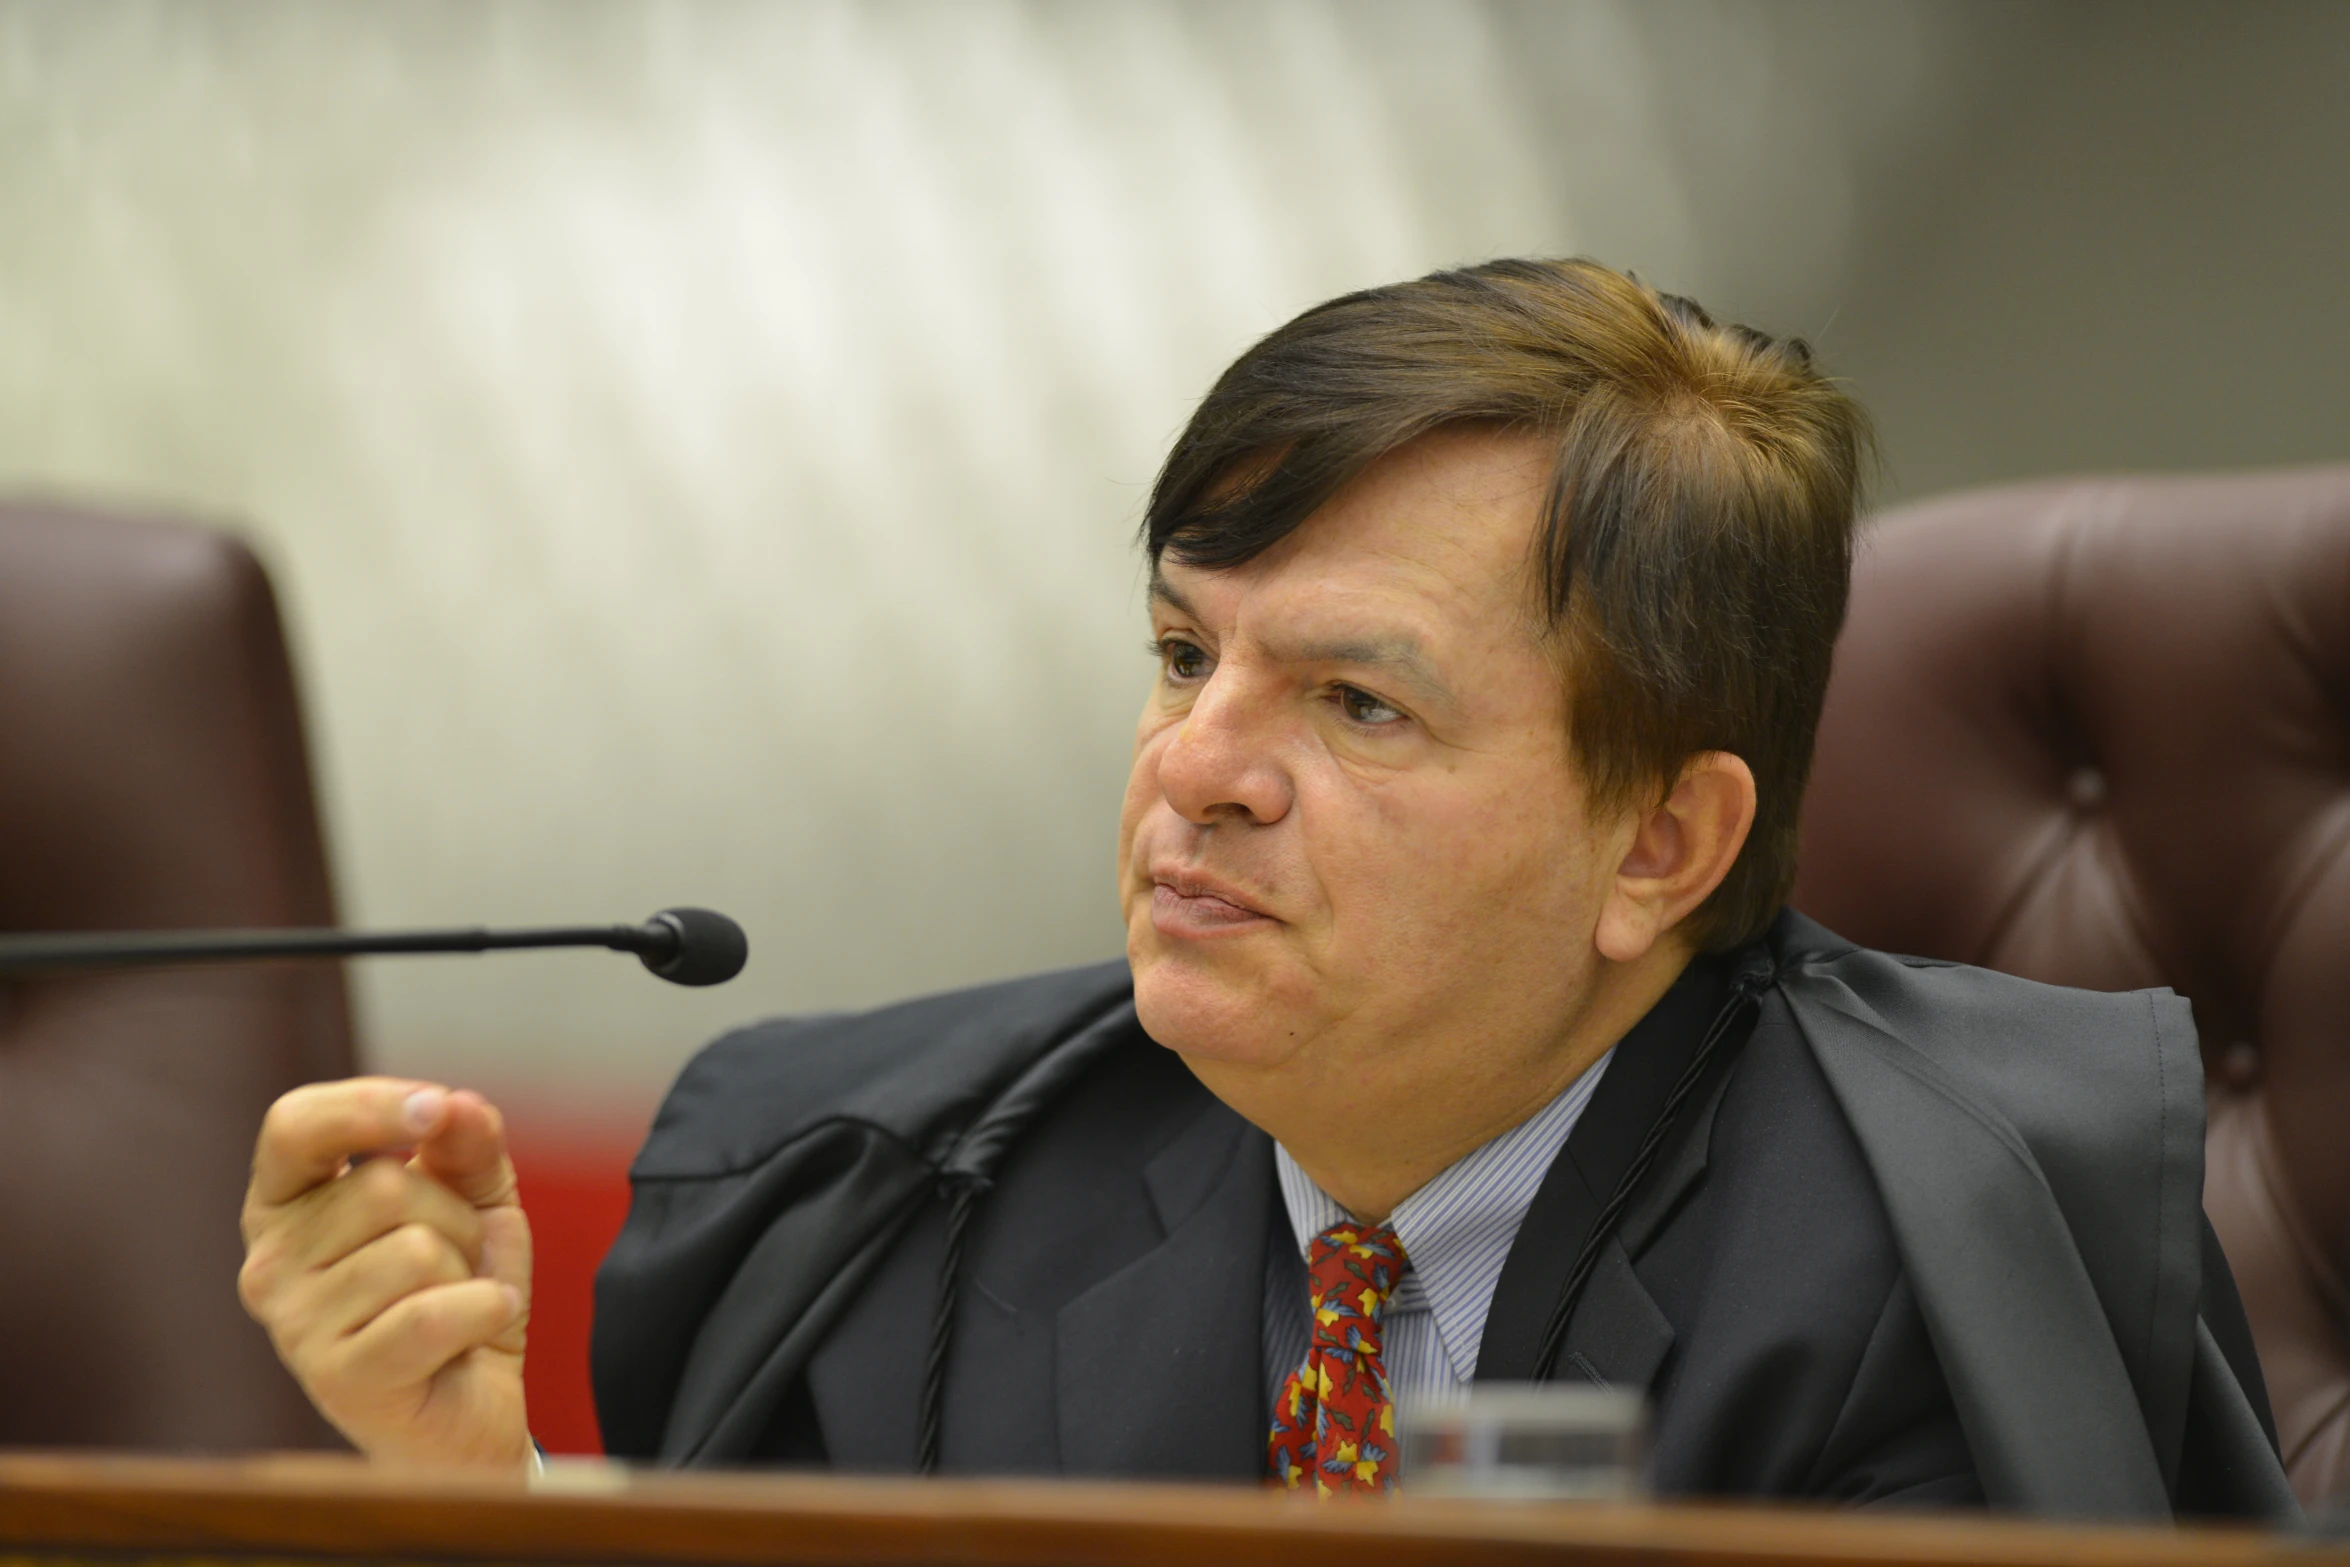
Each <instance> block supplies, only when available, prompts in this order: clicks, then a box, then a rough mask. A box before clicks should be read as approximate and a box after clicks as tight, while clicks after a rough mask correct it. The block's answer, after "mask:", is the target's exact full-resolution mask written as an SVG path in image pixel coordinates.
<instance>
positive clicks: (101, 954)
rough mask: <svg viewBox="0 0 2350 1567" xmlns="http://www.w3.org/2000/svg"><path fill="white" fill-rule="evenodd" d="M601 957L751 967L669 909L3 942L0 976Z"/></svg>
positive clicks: (736, 931)
mask: <svg viewBox="0 0 2350 1567" xmlns="http://www.w3.org/2000/svg"><path fill="white" fill-rule="evenodd" d="M525 947H604V948H607V949H609V950H611V951H613V952H633V953H635V954H636V955H637V956H638V958H640V959H641V960H643V962H644V965H645V967H646V968H648V969H650V970H651V971H652V972H653V973H655V974H658V975H659V976H660V977H661V978H663V979H666V980H668V981H670V982H671V983H673V984H679V985H722V984H724V983H725V982H726V981H728V980H730V979H732V978H734V976H735V975H737V974H739V973H741V972H742V969H743V964H744V963H745V962H746V961H747V960H748V959H749V957H750V943H749V942H748V940H747V939H746V938H745V937H744V935H743V929H742V927H741V926H740V925H737V924H736V923H735V922H734V921H732V920H730V919H728V918H727V917H726V916H725V915H723V914H719V913H716V912H714V911H712V910H709V909H663V910H662V911H661V912H660V913H658V914H656V915H654V916H653V917H652V918H651V919H649V920H646V921H645V922H644V923H643V924H641V925H554V926H542V927H539V928H536V929H529V930H488V929H485V928H483V927H481V926H478V925H476V926H473V927H471V928H469V929H464V930H396V931H381V932H374V933H370V932H366V931H350V930H318V929H312V930H300V929H296V930H159V931H122V932H92V933H86V934H73V935H57V936H0V976H6V975H11V974H33V973H53V972H58V971H62V970H72V969H93V968H143V967H149V966H153V965H161V964H179V963H237V962H246V961H251V960H254V959H259V958H347V957H360V956H364V955H368V954H373V953H401V952H504V951H512V950H515V949H518V948H525Z"/></svg>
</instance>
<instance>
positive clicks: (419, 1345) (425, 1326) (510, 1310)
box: [337, 1279, 522, 1387]
mask: <svg viewBox="0 0 2350 1567" xmlns="http://www.w3.org/2000/svg"><path fill="white" fill-rule="evenodd" d="M521 1311H522V1305H521V1295H520V1293H519V1292H517V1291H516V1290H515V1289H514V1288H513V1287H512V1286H511V1285H506V1284H500V1283H497V1282H495V1281H494V1280H490V1279H468V1280H466V1281H465V1282H463V1283H459V1284H442V1285H439V1286H436V1287H435V1288H432V1289H427V1290H420V1291H418V1292H417V1293H415V1294H413V1295H409V1296H406V1297H404V1298H402V1299H400V1300H397V1301H394V1302H393V1303H392V1304H391V1305H389V1306H387V1307H385V1308H384V1310H383V1311H382V1312H381V1313H379V1314H378V1315H377V1316H376V1319H375V1320H374V1321H373V1322H370V1323H368V1324H367V1326H365V1327H363V1328H361V1329H360V1330H359V1331H358V1332H356V1333H354V1334H352V1335H351V1336H350V1337H349V1338H348V1339H346V1340H344V1342H343V1347H342V1350H341V1353H340V1355H339V1356H338V1357H337V1358H338V1359H340V1361H341V1362H342V1372H343V1374H344V1375H345V1376H346V1377H348V1378H350V1379H351V1380H352V1381H353V1382H355V1383H359V1384H360V1385H364V1386H371V1387H414V1386H418V1385H421V1384H423V1383H425V1382H429V1381H430V1380H432V1378H433V1377H434V1376H435V1375H437V1374H438V1373H439V1372H440V1369H441V1368H442V1367H443V1366H446V1365H447V1364H448V1363H449V1362H450V1361H452V1360H455V1359H456V1358H457V1357H458V1356H460V1355H462V1354H464V1353H466V1352H467V1351H468V1350H473V1349H478V1348H480V1347H481V1346H482V1345H484V1344H487V1343H489V1342H490V1341H491V1340H493V1339H495V1338H497V1337H498V1335H500V1334H501V1333H504V1332H505V1331H506V1330H507V1329H508V1328H510V1327H512V1326H513V1325H514V1320H515V1318H516V1317H518V1316H519V1315H520V1314H521Z"/></svg>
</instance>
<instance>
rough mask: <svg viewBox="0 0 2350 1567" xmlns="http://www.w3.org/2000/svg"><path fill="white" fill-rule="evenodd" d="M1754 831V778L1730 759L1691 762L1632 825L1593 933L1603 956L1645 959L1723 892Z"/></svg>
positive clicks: (1705, 756)
mask: <svg viewBox="0 0 2350 1567" xmlns="http://www.w3.org/2000/svg"><path fill="white" fill-rule="evenodd" d="M1753 826H1754V770H1753V769H1752V768H1750V767H1748V766H1747V765H1746V763H1745V760H1744V759H1743V758H1740V757H1736V756H1733V755H1731V754H1730V753H1729V752H1727V751H1703V752H1700V753H1698V754H1697V755H1696V756H1693V757H1691V758H1690V759H1689V761H1688V762H1687V764H1685V765H1684V766H1683V767H1682V769H1681V776H1680V777H1679V778H1678V779H1676V780H1674V783H1673V787H1672V788H1671V789H1670V790H1668V791H1667V792H1666V794H1665V797H1664V799H1662V800H1661V801H1659V802H1658V803H1657V804H1656V805H1654V806H1653V807H1651V808H1650V809H1649V810H1648V811H1647V812H1646V813H1645V814H1643V815H1642V816H1640V817H1639V818H1638V820H1636V821H1635V822H1634V823H1633V824H1632V837H1631V842H1630V843H1629V845H1627V847H1626V848H1625V850H1624V856H1623V858H1622V859H1621V860H1619V861H1617V863H1616V876H1615V884H1614V885H1613V886H1612V887H1611V888H1609V890H1608V896H1607V902H1606V903H1605V904H1604V905H1603V906H1602V907H1601V909H1600V911H1599V928H1598V929H1597V930H1596V931H1595V932H1594V933H1593V940H1594V942H1595V943H1596V945H1597V946H1598V948H1599V952H1600V955H1601V956H1602V957H1605V958H1608V959H1609V960H1611V961H1613V962H1617V963H1631V962H1635V961H1637V960H1639V959H1640V958H1643V957H1646V956H1647V955H1648V951H1649V949H1650V948H1652V947H1654V946H1655V945H1656V944H1657V942H1658V941H1660V940H1662V939H1663V938H1664V936H1665V935H1666V934H1667V933H1668V932H1670V931H1672V930H1673V929H1674V928H1675V927H1677V926H1678V925H1679V924H1680V923H1681V922H1682V921H1683V920H1685V919H1687V918H1688V917H1689V916H1690V915H1691V914H1693V913H1695V912H1696V910H1697V906H1698V905H1699V904H1701V903H1703V902H1704V901H1705V900H1706V898H1707V897H1708V896H1709V895H1710V894H1711V893H1712V892H1713V890H1714V889H1715V888H1716V887H1718V886H1720V885H1721V884H1722V878H1723V877H1725V876H1727V875H1729V874H1730V867H1731V865H1732V864H1734V863H1736V861H1737V859H1738V851H1739V850H1740V849H1742V848H1744V847H1745V846H1746V834H1747V833H1748V832H1749V831H1750V830H1751V829H1752V828H1753Z"/></svg>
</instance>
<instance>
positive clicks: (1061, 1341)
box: [1054, 1103, 1275, 1479]
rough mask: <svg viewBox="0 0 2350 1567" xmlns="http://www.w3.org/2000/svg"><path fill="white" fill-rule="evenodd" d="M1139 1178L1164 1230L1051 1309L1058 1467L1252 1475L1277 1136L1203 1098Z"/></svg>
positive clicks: (1259, 1439)
mask: <svg viewBox="0 0 2350 1567" xmlns="http://www.w3.org/2000/svg"><path fill="white" fill-rule="evenodd" d="M1143 1180H1144V1184H1145V1185H1146V1187H1147V1188H1148V1190H1149V1192H1150V1198H1151V1203H1152V1206H1153V1208H1154V1209H1155V1210H1156V1212H1157V1214H1158V1218H1159V1223H1160V1225H1161V1227H1162V1228H1163V1230H1164V1232H1165V1235H1166V1239H1165V1240H1164V1241H1163V1242H1162V1243H1161V1244H1160V1245H1159V1246H1157V1247H1156V1248H1154V1249H1153V1250H1151V1251H1149V1252H1146V1253H1144V1254H1143V1255H1142V1256H1140V1257H1138V1258H1136V1259H1135V1260H1134V1261H1133V1262H1131V1263H1129V1264H1128V1265H1127V1266H1125V1267H1124V1268H1121V1269H1120V1270H1119V1271H1117V1272H1116V1273H1113V1274H1111V1275H1110V1276H1109V1277H1108V1278H1106V1279H1104V1280H1102V1281H1101V1282H1100V1283H1099V1284H1096V1285H1095V1286H1094V1287H1093V1288H1091V1289H1089V1290H1087V1291H1086V1292H1085V1293H1084V1294H1082V1295H1080V1296H1078V1297H1077V1298H1076V1299H1075V1300H1072V1301H1070V1302H1069V1303H1068V1304H1067V1305H1065V1306H1063V1307H1062V1308H1061V1310H1060V1312H1059V1316H1058V1321H1057V1324H1056V1363H1055V1368H1054V1369H1055V1381H1056V1386H1057V1394H1056V1396H1057V1399H1058V1404H1059V1421H1060V1454H1061V1467H1062V1470H1063V1472H1065V1473H1068V1474H1095V1473H1114V1474H1124V1475H1154V1476H1166V1477H1176V1476H1188V1477H1219V1478H1233V1479H1254V1478H1256V1477H1257V1476H1258V1475H1259V1474H1261V1473H1262V1471H1263V1469H1264V1433H1263V1427H1264V1425H1265V1421H1266V1411H1265V1409H1264V1408H1263V1407H1261V1406H1262V1403H1263V1396H1262V1387H1261V1384H1262V1382H1263V1380H1264V1377H1263V1368H1262V1366H1261V1365H1260V1364H1259V1362H1260V1361H1261V1359H1262V1340H1263V1334H1264V1289H1265V1282H1264V1281H1265V1238H1266V1226H1267V1225H1268V1224H1269V1223H1270V1222H1271V1221H1272V1217H1273V1214H1272V1210H1273V1206H1274V1201H1275V1197H1274V1185H1273V1142H1272V1139H1271V1138H1269V1137H1267V1136H1266V1135H1265V1134H1264V1133H1263V1132H1260V1131H1258V1130H1257V1129H1256V1128H1255V1127H1253V1126H1250V1125H1249V1124H1248V1123H1247V1122H1246V1121H1243V1120H1242V1119H1241V1118H1240V1117H1239V1116H1238V1115H1236V1114H1234V1113H1233V1112H1232V1111H1231V1110H1229V1109H1227V1108H1226V1107H1225V1106H1224V1105H1222V1104H1220V1103H1218V1104H1211V1105H1210V1106H1209V1107H1208V1108H1207V1109H1206V1110H1204V1111H1203V1112H1201V1114H1200V1116H1199V1117H1198V1119H1197V1120H1195V1121H1193V1122H1192V1124H1191V1125H1190V1126H1189V1127H1187V1128H1186V1129H1185V1130H1184V1131H1183V1132H1182V1134H1181V1135H1179V1136H1178V1137H1177V1138H1176V1139H1175V1141H1174V1142H1172V1143H1170V1144H1169V1145H1168V1146H1167V1148H1166V1149H1165V1150H1164V1151H1162V1152H1161V1153H1159V1154H1158V1155H1157V1156H1156V1157H1155V1158H1153V1159H1152V1160H1151V1162H1150V1163H1149V1164H1148V1165H1147V1166H1146V1167H1145V1168H1144V1171H1143Z"/></svg>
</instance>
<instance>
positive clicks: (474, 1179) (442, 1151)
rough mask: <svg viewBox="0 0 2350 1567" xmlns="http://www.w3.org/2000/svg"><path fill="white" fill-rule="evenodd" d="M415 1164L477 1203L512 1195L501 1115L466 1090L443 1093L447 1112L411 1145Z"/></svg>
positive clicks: (497, 1203) (491, 1204) (501, 1203)
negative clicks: (420, 1139) (416, 1143)
mask: <svg viewBox="0 0 2350 1567" xmlns="http://www.w3.org/2000/svg"><path fill="white" fill-rule="evenodd" d="M416 1166H417V1168H419V1169H421V1170H422V1171H424V1173H425V1174H427V1175H429V1176H431V1177H432V1178H433V1179H434V1180H436V1181H439V1182H440V1183H441V1184H442V1185H444V1186H446V1187H448V1188H449V1190H451V1191H453V1192H455V1193H456V1194H457V1195H458V1196H460V1197H462V1198H464V1199H465V1200H466V1201H467V1202H470V1203H472V1204H473V1205H474V1206H475V1207H477V1208H500V1207H505V1206H507V1205H508V1204H510V1203H513V1202H514V1201H516V1199H517V1188H516V1185H515V1180H514V1163H513V1161H512V1160H510V1159H509V1158H507V1157H506V1121H505V1118H504V1117H503V1116H501V1115H499V1114H498V1110H497V1107H496V1106H495V1105H493V1104H491V1103H490V1102H489V1101H488V1100H486V1099H484V1098H482V1096H481V1095H479V1094H477V1093H475V1092H473V1091H472V1090H471V1089H463V1088H461V1089H459V1090H458V1091H457V1092H455V1093H453V1094H451V1095H449V1096H448V1108H447V1112H446V1113H445V1114H444V1115H443V1116H442V1117H441V1120H440V1122H439V1124H438V1126H437V1127H436V1129H435V1130H434V1132H433V1134H432V1135H431V1136H430V1137H428V1138H426V1139H425V1140H424V1141H423V1142H422V1143H420V1144H419V1145H418V1146H417V1149H416Z"/></svg>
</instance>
